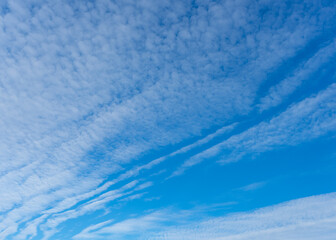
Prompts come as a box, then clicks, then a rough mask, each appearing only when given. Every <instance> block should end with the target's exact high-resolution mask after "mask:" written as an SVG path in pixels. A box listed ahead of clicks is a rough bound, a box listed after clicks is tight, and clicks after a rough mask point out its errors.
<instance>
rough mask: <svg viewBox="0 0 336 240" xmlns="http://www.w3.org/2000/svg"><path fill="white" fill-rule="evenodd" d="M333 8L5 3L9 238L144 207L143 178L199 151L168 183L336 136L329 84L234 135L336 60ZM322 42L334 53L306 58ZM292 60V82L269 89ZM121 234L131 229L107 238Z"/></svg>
mask: <svg viewBox="0 0 336 240" xmlns="http://www.w3.org/2000/svg"><path fill="white" fill-rule="evenodd" d="M322 2H323V1H317V0H316V1H306V2H305V3H301V1H271V0H262V1H257V2H256V1H249V0H238V1H199V0H197V1H189V0H188V1H173V0H172V1H165V0H163V1H149V0H140V1H110V0H97V1H77V0H75V1H63V0H60V1H49V0H47V1H40V0H29V1H23V0H7V1H0V57H1V61H0V112H1V114H0V239H12V238H13V239H51V238H52V236H53V235H54V234H56V233H57V232H58V230H59V228H58V227H59V225H60V224H62V223H64V222H66V221H67V220H69V219H75V218H77V217H80V216H83V215H85V214H88V213H92V212H94V211H96V210H99V209H104V208H105V206H106V204H108V203H111V202H113V201H115V200H118V199H123V198H124V197H125V198H124V199H126V201H127V199H128V200H131V199H135V198H140V197H141V196H142V195H144V194H145V193H144V192H143V191H144V190H145V189H147V188H150V187H151V186H153V185H155V183H153V182H152V181H150V180H147V179H146V177H148V176H143V175H141V173H143V172H145V171H146V170H150V169H151V168H152V167H154V166H157V165H159V164H160V163H162V162H164V161H165V160H167V159H169V158H171V157H173V156H177V155H181V154H184V153H187V152H190V151H191V150H192V151H197V154H195V155H194V156H192V157H191V158H189V159H186V161H185V162H184V163H179V164H182V167H181V168H178V169H177V170H176V171H175V169H173V170H172V171H171V172H172V173H170V176H176V175H180V174H182V173H183V172H184V171H185V170H186V169H187V168H189V167H191V166H193V165H195V164H197V163H199V162H201V161H202V160H203V159H205V158H208V157H210V156H217V155H220V156H219V157H218V158H219V159H220V162H228V161H235V160H238V159H240V157H241V156H243V155H246V154H251V153H254V152H264V151H267V150H270V149H273V148H275V147H276V146H279V145H296V144H298V143H301V142H304V141H306V140H311V139H314V138H317V137H320V136H323V135H326V134H328V133H330V132H333V131H335V129H336V121H335V119H336V118H335V109H336V105H335V99H336V98H335V96H336V88H335V84H328V86H325V87H324V88H321V89H317V90H316V92H314V93H312V94H313V95H311V94H309V96H305V97H306V98H305V99H303V100H300V101H297V102H293V103H292V105H291V106H288V107H287V109H286V110H284V111H283V112H275V113H274V116H273V115H272V118H271V120H269V121H263V122H258V123H256V124H255V125H254V126H251V127H250V128H249V129H246V130H245V131H242V132H239V133H232V134H231V132H232V131H233V130H234V129H235V128H236V126H237V125H238V124H239V120H241V119H243V118H245V117H247V116H249V115H250V114H251V113H256V112H258V113H257V114H261V113H262V112H266V111H268V110H270V109H272V108H273V107H277V106H279V105H281V103H283V102H284V101H285V100H286V99H287V98H288V97H289V96H290V95H291V94H292V93H293V92H295V91H296V89H298V88H299V87H300V86H301V85H302V84H304V82H305V81H306V80H307V79H308V75H310V74H312V73H313V72H315V71H317V70H318V69H319V68H321V66H324V64H327V63H329V62H330V61H333V60H334V57H335V49H336V48H335V42H334V36H329V35H326V33H329V32H332V30H333V29H332V23H333V21H334V20H335V16H336V15H335V14H336V7H335V6H334V5H333V4H331V3H330V4H323V3H322ZM321 35H323V36H324V37H323V39H324V40H323V42H325V43H326V44H325V45H326V46H323V48H319V49H318V50H317V51H315V52H314V53H312V54H310V55H309V54H307V56H303V58H304V60H302V59H299V57H298V55H300V54H301V55H302V52H304V51H305V50H307V48H308V47H307V46H309V44H313V43H311V42H312V41H313V40H314V39H318V38H319V37H320V36H321ZM325 35H326V36H325ZM330 39H331V40H330ZM321 41H322V40H321ZM301 55H300V56H301ZM293 59H294V60H293ZM289 60H290V61H292V62H295V61H297V62H298V63H297V64H293V65H291V66H287V68H286V71H288V72H290V73H291V75H290V76H287V75H286V77H285V78H283V79H280V80H279V81H276V80H273V79H269V75H271V74H272V73H273V72H277V71H282V70H283V66H284V65H285V63H286V61H289ZM272 81H274V82H272ZM307 81H308V80H307ZM263 88H267V89H266V91H265V92H266V95H265V94H264V95H262V94H260V91H261V90H260V89H263ZM209 129H217V131H213V132H212V133H210V134H208V135H206V136H204V133H205V132H206V133H208V131H210V130H209ZM222 137H223V138H225V139H223V140H222V141H220V143H216V144H213V142H212V141H214V140H216V139H219V138H222ZM200 138H201V139H200ZM190 139H198V141H194V142H192V143H190V144H185V142H188V141H189V140H190ZM192 141H193V140H192ZM174 144H180V145H179V146H180V147H179V149H177V150H176V149H174V151H170V154H167V155H164V156H160V157H159V158H156V159H155V160H153V159H152V158H148V159H147V158H146V159H145V161H144V160H143V159H142V157H144V156H146V154H148V153H150V152H156V151H159V150H162V149H163V148H165V147H167V146H168V147H169V146H173V145H174ZM182 145H183V146H182ZM237 146H239V147H237ZM140 159H142V161H140ZM161 170H162V171H167V172H169V171H170V170H171V169H161ZM174 171H175V172H174ZM139 175H141V177H140V176H139ZM138 176H139V177H138ZM168 178H169V177H168ZM118 184H119V185H118ZM141 191H142V192H141ZM326 198H327V199H326V201H327V200H328V199H329V200H328V201H329V202H327V203H328V204H329V203H331V202H330V201H334V200H333V199H334V198H333V195H330V196H328V197H326ZM161 214H162V213H161V212H158V213H156V214H152V215H148V216H147V217H144V219H142V224H143V225H142V228H144V229H147V228H148V229H150V228H151V227H150V222H151V221H154V220H157V221H159V222H160V221H161V220H160V219H161ZM132 221H133V220H130V221H129V222H128V223H130V222H131V223H132ZM251 221H252V220H251ZM321 221H322V220H321ZM108 223H110V222H107V223H106V224H108ZM204 224H206V223H204ZM307 224H308V223H307ZM317 224H318V223H317ZM100 226H101V225H97V226H94V227H97V228H99V227H100ZM318 226H320V225H318ZM298 227H299V228H300V229H302V231H303V230H304V229H305V228H304V227H305V226H303V225H302V226H298ZM321 227H322V225H321ZM326 227H328V225H326ZM118 229H119V230H120V229H121V230H123V229H126V230H130V231H131V230H132V228H130V229H128V228H126V225H125V224H121V223H120V224H119V225H113V227H110V228H109V229H107V230H106V232H101V233H104V234H106V233H108V231H116V230H118ZM121 230H120V231H121ZM100 231H103V230H100ZM288 231H290V229H289V230H288ZM300 231H301V230H300ZM170 236H171V235H169V236H168V237H167V238H166V239H174V238H170ZM191 236H192V235H191ZM204 236H205V235H204ZM256 236H257V235H256ZM279 236H280V235H279ZM163 239H164V238H163ZM193 239H197V238H193ZM200 239H202V238H200ZM204 239H205V238H204ZM225 239H226V238H225ZM228 239H231V238H228ZM232 239H234V238H232ZM237 239H240V238H237ZM241 239H244V238H241ZM248 239H252V238H248ZM256 239H257V237H256ZM260 239H261V238H260ZM288 239H289V238H288ZM321 239H322V238H321ZM325 239H328V238H325Z"/></svg>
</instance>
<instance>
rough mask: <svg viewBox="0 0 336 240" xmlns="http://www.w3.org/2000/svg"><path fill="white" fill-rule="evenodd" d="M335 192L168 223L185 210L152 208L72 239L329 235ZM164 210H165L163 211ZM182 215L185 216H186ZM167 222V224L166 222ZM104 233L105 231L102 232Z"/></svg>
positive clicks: (334, 217)
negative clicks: (251, 209) (244, 210)
mask: <svg viewBox="0 0 336 240" xmlns="http://www.w3.org/2000/svg"><path fill="white" fill-rule="evenodd" d="M335 203H336V195H335V193H332V194H326V195H320V196H314V197H307V198H302V199H298V200H293V201H289V202H286V203H282V204H279V205H274V206H271V207H265V208H261V209H258V210H255V211H251V212H241V213H235V214H231V215H228V216H224V217H212V218H209V217H208V218H205V219H203V220H200V221H193V220H190V219H189V220H188V221H187V222H184V224H182V223H181V225H177V226H176V225H175V226H174V225H171V222H170V221H171V220H172V219H174V218H175V217H177V216H178V217H179V218H180V220H183V218H184V216H186V215H185V213H183V212H180V213H178V211H176V210H175V211H174V214H170V213H169V211H168V210H166V211H162V212H154V213H150V214H148V215H144V216H141V217H138V218H132V219H128V220H124V221H121V222H118V223H112V224H106V225H107V226H101V225H99V227H100V228H94V229H92V227H89V228H88V229H85V230H84V231H83V232H82V233H80V234H78V235H77V236H76V237H75V239H84V238H88V239H100V238H103V237H106V236H108V237H111V236H118V237H119V239H127V235H128V234H133V235H134V239H167V240H168V239H175V240H176V239H177V240H178V239H199V240H201V239H208V240H212V239H223V240H224V239H225V240H226V239H227V240H231V239H270V238H272V239H293V240H294V239H298V238H304V239H312V240H313V239H316V238H321V239H326V240H327V239H328V240H329V239H333V238H335V236H336V231H335V229H334V227H333V225H334V224H335V223H336V208H335V206H336V205H335ZM167 211H168V212H167ZM185 219H188V218H187V217H186V218H185ZM169 223H170V224H169ZM103 234H107V235H103Z"/></svg>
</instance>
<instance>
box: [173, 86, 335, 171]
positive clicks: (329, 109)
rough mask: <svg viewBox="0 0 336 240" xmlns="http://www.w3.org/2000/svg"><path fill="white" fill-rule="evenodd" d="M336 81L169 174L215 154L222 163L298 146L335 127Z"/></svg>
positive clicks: (201, 153)
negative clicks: (277, 148)
mask: <svg viewBox="0 0 336 240" xmlns="http://www.w3.org/2000/svg"><path fill="white" fill-rule="evenodd" d="M335 99H336V84H331V85H330V86H329V87H328V88H327V89H325V90H323V91H321V92H319V93H318V94H317V95H316V96H311V97H309V98H306V99H304V100H302V101H301V102H299V103H296V104H293V105H292V106H290V107H289V108H288V109H287V110H286V111H284V112H282V113H280V114H279V115H278V116H275V117H273V118H272V119H271V120H270V121H264V122H261V123H259V124H257V125H255V126H253V127H251V128H249V129H247V130H245V131H243V132H242V133H239V134H236V135H232V136H231V137H229V138H228V139H226V140H224V141H222V142H221V143H218V144H216V145H214V146H212V147H210V148H208V149H206V150H204V151H202V152H200V153H198V154H196V155H195V156H193V157H191V158H190V159H188V160H186V161H185V162H184V163H183V164H182V165H181V166H180V167H179V168H178V169H177V170H176V171H175V172H173V173H172V175H171V177H174V176H177V175H180V174H182V173H183V172H184V171H185V170H186V169H188V168H190V167H192V166H194V165H196V164H199V163H200V162H202V161H203V160H205V159H208V158H211V157H215V156H218V157H217V158H220V160H218V161H219V162H221V163H228V162H232V161H237V160H239V159H241V158H242V157H243V156H244V155H246V154H253V153H261V152H265V151H269V150H272V149H274V148H276V147H281V146H291V145H297V144H299V143H302V142H306V141H310V140H312V139H315V138H318V137H320V136H323V135H325V134H327V133H331V132H333V131H335V130H336V112H335V109H336V102H335Z"/></svg>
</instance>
